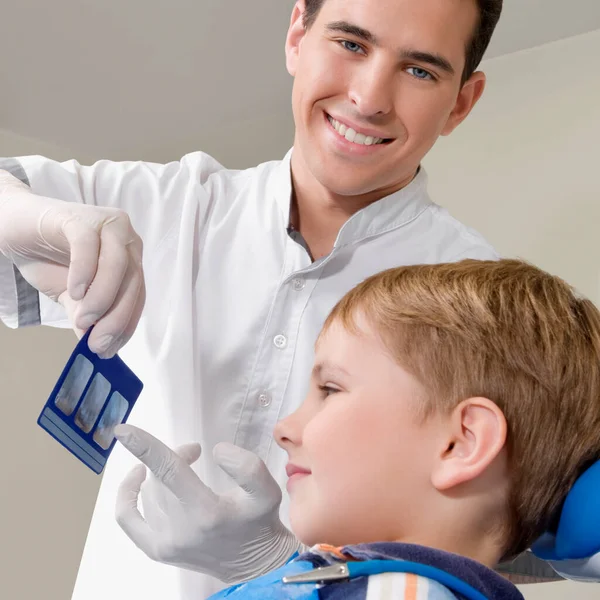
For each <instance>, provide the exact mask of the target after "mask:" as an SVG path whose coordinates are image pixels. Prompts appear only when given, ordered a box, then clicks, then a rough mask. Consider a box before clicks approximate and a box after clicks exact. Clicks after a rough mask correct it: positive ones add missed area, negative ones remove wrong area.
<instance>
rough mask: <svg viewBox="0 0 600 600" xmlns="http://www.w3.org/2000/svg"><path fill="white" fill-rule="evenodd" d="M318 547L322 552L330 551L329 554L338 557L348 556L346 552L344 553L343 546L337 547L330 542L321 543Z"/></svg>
mask: <svg viewBox="0 0 600 600" xmlns="http://www.w3.org/2000/svg"><path fill="white" fill-rule="evenodd" d="M318 548H319V550H321V551H322V552H329V554H333V555H334V556H337V557H338V558H343V559H345V558H347V556H346V555H345V554H343V552H342V551H341V547H339V548H336V547H335V546H331V545H330V544H319V545H318Z"/></svg>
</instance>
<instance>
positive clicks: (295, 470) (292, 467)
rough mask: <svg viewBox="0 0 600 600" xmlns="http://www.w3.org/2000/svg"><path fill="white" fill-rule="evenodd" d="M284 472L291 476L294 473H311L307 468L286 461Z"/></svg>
mask: <svg viewBox="0 0 600 600" xmlns="http://www.w3.org/2000/svg"><path fill="white" fill-rule="evenodd" d="M285 472H286V474H287V476H288V477H292V476H294V475H310V473H311V472H310V470H309V469H305V468H303V467H299V466H298V465H294V464H292V463H288V464H287V465H286V467H285Z"/></svg>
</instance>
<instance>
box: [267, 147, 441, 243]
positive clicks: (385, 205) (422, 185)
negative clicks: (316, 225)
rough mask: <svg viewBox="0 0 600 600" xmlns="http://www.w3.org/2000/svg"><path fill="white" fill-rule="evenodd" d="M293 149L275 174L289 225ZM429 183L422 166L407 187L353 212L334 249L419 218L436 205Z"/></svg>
mask: <svg viewBox="0 0 600 600" xmlns="http://www.w3.org/2000/svg"><path fill="white" fill-rule="evenodd" d="M292 152H293V149H290V150H289V151H288V152H287V153H286V155H285V157H284V158H283V160H282V161H281V162H280V163H279V165H278V166H277V169H276V173H275V189H274V191H275V199H276V202H277V203H278V205H279V207H280V209H281V211H282V213H283V215H284V219H285V224H286V227H287V226H288V224H289V214H290V206H291V200H292V173H291V158H292ZM427 182H428V177H427V173H426V172H425V169H424V168H423V167H420V168H419V171H418V172H417V174H416V176H415V177H414V178H413V180H412V181H411V182H410V183H409V184H408V185H407V186H405V187H404V188H402V189H401V190H398V191H397V192H394V193H393V194H390V195H389V196H386V197H385V198H382V199H381V200H378V201H377V202H373V203H372V204H370V205H369V206H367V207H366V208H363V209H362V210H359V211H358V212H357V213H356V214H354V215H352V217H350V219H348V221H346V223H345V224H344V225H343V227H342V228H341V229H340V232H339V234H338V237H337V239H336V241H335V244H334V248H339V247H341V246H345V245H347V244H351V243H353V242H359V241H361V240H364V239H366V238H369V237H373V236H376V235H380V234H382V233H385V232H386V231H390V230H392V229H396V228H398V227H401V226H402V225H405V224H407V223H409V222H411V221H413V220H414V219H416V218H417V217H418V216H419V215H420V214H421V213H422V212H423V211H424V210H425V209H426V208H427V207H428V206H429V205H431V204H432V202H431V200H430V198H429V195H428V193H427Z"/></svg>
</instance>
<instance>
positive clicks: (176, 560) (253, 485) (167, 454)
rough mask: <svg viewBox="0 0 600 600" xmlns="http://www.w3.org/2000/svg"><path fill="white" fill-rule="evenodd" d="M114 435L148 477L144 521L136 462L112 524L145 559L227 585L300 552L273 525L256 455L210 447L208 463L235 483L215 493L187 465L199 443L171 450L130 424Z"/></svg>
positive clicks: (269, 483)
mask: <svg viewBox="0 0 600 600" xmlns="http://www.w3.org/2000/svg"><path fill="white" fill-rule="evenodd" d="M115 435H116V437H117V439H118V440H119V441H120V442H121V443H122V444H123V445H124V446H125V447H126V448H127V449H128V450H129V451H130V452H131V453H132V454H134V455H135V456H136V457H137V458H139V459H140V460H141V461H142V462H143V463H144V464H145V465H146V466H147V467H148V468H149V469H150V470H151V471H152V473H153V474H154V478H155V479H154V481H152V482H151V483H150V485H149V486H148V487H147V489H146V490H144V491H143V492H142V493H143V498H142V505H143V510H144V516H143V517H142V515H141V514H140V512H139V510H138V507H137V502H138V496H139V494H140V489H141V487H142V483H143V482H144V480H145V478H146V469H145V468H144V466H143V465H138V466H137V467H135V468H134V469H133V470H132V471H131V472H130V473H129V474H128V476H127V477H126V478H125V479H124V480H123V482H122V484H121V486H120V488H119V492H118V495H117V504H116V519H117V522H118V523H119V525H120V526H121V528H122V529H123V531H124V532H125V533H126V534H127V536H128V537H129V538H130V539H131V540H132V541H133V542H134V543H135V544H136V546H138V548H140V549H141V550H142V551H143V552H144V553H145V554H146V555H147V556H149V557H150V558H151V559H153V560H155V561H158V562H161V563H165V564H169V565H174V566H178V567H182V568H185V569H189V570H193V571H199V572H201V573H206V574H208V575H211V576H213V577H216V578H217V579H220V580H221V581H223V582H225V583H227V584H233V583H238V582H241V581H247V580H249V579H252V578H254V577H258V576H259V575H262V574H264V573H266V572H268V571H271V570H272V569H275V568H277V567H280V566H281V565H283V564H285V562H286V561H287V560H288V559H289V558H290V557H291V556H292V554H294V552H296V551H297V550H300V549H301V548H302V546H301V544H300V543H299V542H298V540H296V538H295V537H294V535H293V533H292V532H291V531H289V530H288V529H287V528H286V527H284V525H283V524H282V523H281V521H280V520H279V505H280V503H281V490H280V488H279V486H278V485H277V482H276V481H275V480H274V479H273V478H272V477H271V475H270V473H269V471H268V470H267V467H266V466H265V464H264V463H263V462H262V461H261V460H260V459H259V458H258V457H257V456H256V455H254V454H252V453H251V452H248V451H247V450H243V449H242V448H238V447H237V446H234V445H233V444H227V443H220V444H217V445H216V446H215V449H214V452H213V456H214V460H215V461H216V462H217V464H218V465H219V466H220V467H221V468H222V469H223V470H224V471H225V472H226V473H227V474H228V475H230V476H231V477H232V478H233V479H234V480H235V482H236V483H237V484H238V486H239V487H237V488H234V489H232V490H231V491H230V492H227V493H226V494H223V495H217V494H215V493H214V492H213V491H212V490H211V489H210V488H209V487H207V486H206V485H205V484H204V483H202V481H201V480H200V479H199V478H198V476H197V475H196V473H195V472H194V471H193V470H192V468H191V467H190V466H189V464H188V462H189V463H192V462H194V461H195V460H197V459H198V457H199V456H200V445H199V444H190V445H187V446H184V447H182V448H181V449H179V451H178V453H176V452H173V451H172V450H170V449H169V448H168V447H167V446H165V445H164V444H163V443H162V442H160V441H159V440H157V439H156V438H154V437H153V436H151V435H150V434H149V433H146V432H145V431H143V430H141V429H138V428H137V427H133V426H132V425H119V426H118V427H116V428H115ZM158 487H162V492H167V496H169V497H167V496H165V495H164V493H161V490H159V489H157V488H158Z"/></svg>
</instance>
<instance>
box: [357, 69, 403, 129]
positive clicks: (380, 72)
mask: <svg viewBox="0 0 600 600" xmlns="http://www.w3.org/2000/svg"><path fill="white" fill-rule="evenodd" d="M348 95H349V97H350V100H351V101H352V104H354V106H355V108H356V110H357V112H358V113H359V114H360V116H363V117H367V118H372V117H377V116H384V115H387V114H389V113H390V112H392V110H393V107H394V72H393V71H392V69H391V68H390V67H389V66H387V65H384V64H377V63H375V62H371V63H367V62H365V64H364V65H362V66H361V68H360V70H358V71H357V72H356V73H355V76H354V77H353V79H352V82H351V85H350V90H349V92H348Z"/></svg>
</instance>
